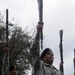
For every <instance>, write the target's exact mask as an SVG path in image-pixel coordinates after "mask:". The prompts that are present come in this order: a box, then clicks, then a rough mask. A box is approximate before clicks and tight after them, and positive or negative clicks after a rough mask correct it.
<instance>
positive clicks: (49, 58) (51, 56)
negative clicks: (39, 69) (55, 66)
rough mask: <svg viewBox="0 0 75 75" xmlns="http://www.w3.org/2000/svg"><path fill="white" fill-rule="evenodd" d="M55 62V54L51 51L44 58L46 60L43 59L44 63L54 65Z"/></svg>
mask: <svg viewBox="0 0 75 75" xmlns="http://www.w3.org/2000/svg"><path fill="white" fill-rule="evenodd" d="M53 60H54V54H53V52H52V51H51V50H50V51H48V52H47V53H46V54H45V56H44V58H43V62H45V63H48V64H51V65H52V63H53Z"/></svg>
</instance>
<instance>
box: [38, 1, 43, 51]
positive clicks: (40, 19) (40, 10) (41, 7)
mask: <svg viewBox="0 0 75 75" xmlns="http://www.w3.org/2000/svg"><path fill="white" fill-rule="evenodd" d="M38 7H39V22H38V24H41V23H42V25H43V0H38ZM39 37H40V42H41V50H42V49H43V28H40V35H39Z"/></svg>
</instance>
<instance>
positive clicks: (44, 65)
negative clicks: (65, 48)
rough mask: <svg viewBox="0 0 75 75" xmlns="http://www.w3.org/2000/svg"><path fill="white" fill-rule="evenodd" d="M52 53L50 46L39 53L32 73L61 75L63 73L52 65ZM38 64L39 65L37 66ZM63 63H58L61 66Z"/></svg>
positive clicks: (36, 74)
mask: <svg viewBox="0 0 75 75" xmlns="http://www.w3.org/2000/svg"><path fill="white" fill-rule="evenodd" d="M53 61H54V54H53V51H52V50H51V49H50V48H46V49H44V50H43V52H42V53H41V56H40V58H39V62H40V63H39V62H38V61H37V62H35V64H34V67H33V70H32V75H63V73H62V72H61V71H60V70H58V69H57V68H56V67H55V66H54V65H53ZM39 65H40V66H39ZM62 65H63V63H60V67H62Z"/></svg>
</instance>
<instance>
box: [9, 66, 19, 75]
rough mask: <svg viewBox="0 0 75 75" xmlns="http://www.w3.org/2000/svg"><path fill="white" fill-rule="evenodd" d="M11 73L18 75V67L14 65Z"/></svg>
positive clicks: (11, 74) (11, 67)
mask: <svg viewBox="0 0 75 75" xmlns="http://www.w3.org/2000/svg"><path fill="white" fill-rule="evenodd" d="M9 72H10V75H17V74H18V73H19V71H18V70H17V68H16V66H14V65H12V66H10V69H9Z"/></svg>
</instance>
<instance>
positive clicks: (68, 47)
mask: <svg viewBox="0 0 75 75" xmlns="http://www.w3.org/2000/svg"><path fill="white" fill-rule="evenodd" d="M6 9H9V21H13V20H12V19H13V17H14V19H15V20H18V21H19V23H20V25H21V27H22V28H23V29H24V28H26V27H28V28H29V30H31V29H33V28H36V25H37V23H38V18H39V16H38V3H37V0H0V11H1V12H2V13H3V14H4V15H5V12H6ZM43 21H44V29H43V31H44V43H43V44H44V48H46V47H50V48H51V49H52V50H53V52H54V54H55V55H54V56H55V61H54V65H55V66H56V67H57V68H59V63H60V54H59V42H60V39H59V30H61V29H62V30H63V54H64V73H65V75H73V71H74V67H73V57H74V48H75V0H43ZM14 23H15V22H14Z"/></svg>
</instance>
